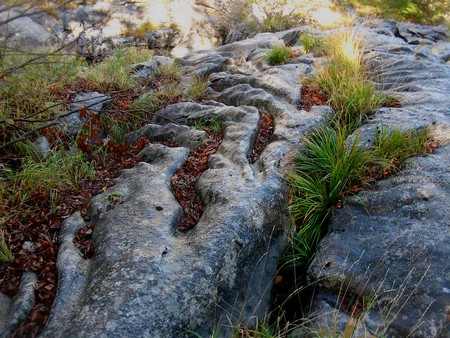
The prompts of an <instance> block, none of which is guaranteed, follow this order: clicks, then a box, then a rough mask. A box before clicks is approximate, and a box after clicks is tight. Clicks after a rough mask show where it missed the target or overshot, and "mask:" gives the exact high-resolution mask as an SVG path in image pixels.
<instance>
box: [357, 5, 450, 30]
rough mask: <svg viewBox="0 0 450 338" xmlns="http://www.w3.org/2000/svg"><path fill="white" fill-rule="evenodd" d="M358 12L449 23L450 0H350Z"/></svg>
mask: <svg viewBox="0 0 450 338" xmlns="http://www.w3.org/2000/svg"><path fill="white" fill-rule="evenodd" d="M350 5H352V6H354V7H355V8H356V10H357V11H358V13H360V14H366V15H375V16H382V17H385V18H390V19H394V20H404V21H405V20H406V21H414V22H417V23H422V24H441V23H447V25H448V24H449V19H450V18H449V16H448V12H449V5H450V4H449V2H448V0H384V1H373V0H350Z"/></svg>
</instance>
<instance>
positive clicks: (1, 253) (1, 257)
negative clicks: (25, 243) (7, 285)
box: [0, 231, 14, 263]
mask: <svg viewBox="0 0 450 338" xmlns="http://www.w3.org/2000/svg"><path fill="white" fill-rule="evenodd" d="M13 259H14V256H13V254H12V252H11V250H9V247H8V244H7V243H6V239H5V233H4V232H3V231H0V263H3V262H11V261H12V260H13Z"/></svg>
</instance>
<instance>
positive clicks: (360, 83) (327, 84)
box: [313, 30, 378, 131]
mask: <svg viewBox="0 0 450 338" xmlns="http://www.w3.org/2000/svg"><path fill="white" fill-rule="evenodd" d="M324 48H325V53H326V54H327V56H328V59H327V61H326V62H325V63H324V64H322V65H320V66H319V67H318V69H317V71H316V74H315V76H314V77H313V83H314V84H315V85H316V86H317V87H318V88H320V89H321V90H323V91H324V93H325V95H326V96H327V97H328V101H329V104H330V105H331V106H332V107H333V108H334V109H335V112H336V116H335V120H336V121H337V122H338V123H339V124H340V125H342V126H346V128H348V129H349V130H350V131H352V130H355V129H356V128H358V127H359V126H360V125H361V124H362V122H363V120H364V118H365V116H366V115H367V114H368V113H370V111H371V110H372V109H373V108H374V107H376V106H377V104H378V103H377V96H376V95H375V87H374V85H373V83H372V82H370V81H369V78H368V74H367V70H366V67H365V64H364V60H363V53H364V40H363V38H362V37H361V36H358V34H357V33H355V32H354V31H352V30H346V31H344V32H341V33H339V34H336V35H333V36H331V37H329V38H328V39H326V40H325V41H324Z"/></svg>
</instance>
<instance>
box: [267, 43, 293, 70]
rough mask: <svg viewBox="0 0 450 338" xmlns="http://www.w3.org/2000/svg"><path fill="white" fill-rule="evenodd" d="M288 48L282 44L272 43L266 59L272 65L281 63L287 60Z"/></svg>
mask: <svg viewBox="0 0 450 338" xmlns="http://www.w3.org/2000/svg"><path fill="white" fill-rule="evenodd" d="M289 55H290V50H289V48H288V47H285V46H282V45H273V46H272V48H271V49H270V50H269V51H268V52H267V55H266V60H267V62H268V63H269V64H270V65H272V66H277V65H282V64H285V63H286V62H288V60H289Z"/></svg>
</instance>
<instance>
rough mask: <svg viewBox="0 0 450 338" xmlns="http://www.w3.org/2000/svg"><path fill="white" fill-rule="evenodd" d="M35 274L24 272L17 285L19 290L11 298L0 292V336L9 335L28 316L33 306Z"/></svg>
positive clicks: (3, 337) (4, 337)
mask: <svg viewBox="0 0 450 338" xmlns="http://www.w3.org/2000/svg"><path fill="white" fill-rule="evenodd" d="M36 282H37V279H36V274H35V273H33V272H25V273H24V274H23V276H22V279H21V281H20V285H19V292H18V293H17V295H15V296H14V297H13V298H11V299H10V298H8V297H7V296H4V295H3V294H2V293H0V305H1V306H0V337H2V338H6V337H9V336H10V335H11V334H12V333H13V332H14V330H16V329H17V328H18V327H19V325H20V324H21V323H22V322H23V321H24V320H25V319H26V318H27V317H28V314H29V313H30V311H31V309H32V307H33V306H34V288H35V284H36Z"/></svg>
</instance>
